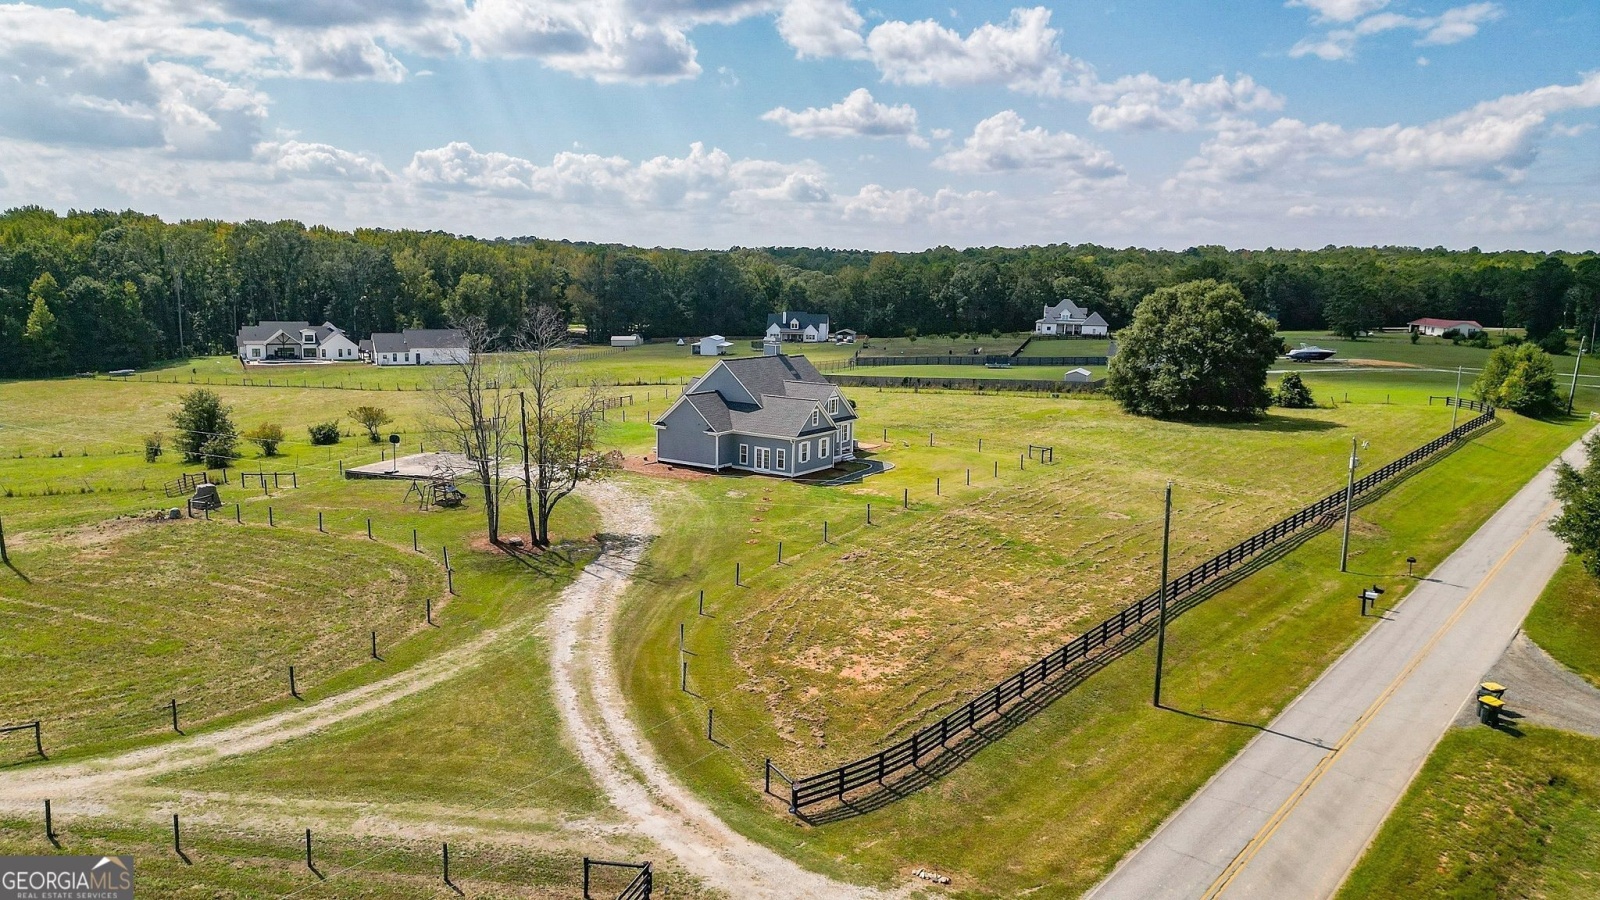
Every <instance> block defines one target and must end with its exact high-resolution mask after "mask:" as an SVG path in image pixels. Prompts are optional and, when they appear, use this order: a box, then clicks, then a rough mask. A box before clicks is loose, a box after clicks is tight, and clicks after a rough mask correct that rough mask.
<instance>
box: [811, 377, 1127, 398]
mask: <svg viewBox="0 0 1600 900" xmlns="http://www.w3.org/2000/svg"><path fill="white" fill-rule="evenodd" d="M827 378H828V380H829V381H831V382H833V383H834V384H837V385H839V386H840V387H899V388H917V389H919V390H921V389H927V390H941V391H1030V392H1033V393H1052V394H1067V393H1092V392H1094V391H1098V390H1100V389H1101V388H1103V387H1105V383H1106V381H1105V379H1104V378H1101V379H1099V380H1097V381H1059V380H1057V381H1052V380H1050V379H1047V378H935V377H931V376H926V375H907V376H904V377H902V376H899V375H835V374H829V375H828V376H827Z"/></svg>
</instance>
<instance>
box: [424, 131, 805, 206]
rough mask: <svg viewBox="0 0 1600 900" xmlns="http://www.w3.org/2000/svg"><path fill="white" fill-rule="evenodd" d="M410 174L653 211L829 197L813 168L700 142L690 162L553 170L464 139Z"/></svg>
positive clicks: (482, 189)
mask: <svg viewBox="0 0 1600 900" xmlns="http://www.w3.org/2000/svg"><path fill="white" fill-rule="evenodd" d="M405 174H406V177H407V178H408V179H409V180H410V181H412V182H413V183H415V184H417V185H420V186H423V187H432V188H438V189H442V190H452V191H467V192H471V193H477V194H486V195H498V196H505V197H530V198H543V199H548V200H554V201H557V202H561V203H568V204H582V203H592V204H608V205H620V206H625V207H637V208H647V209H667V208H680V207H685V206H715V205H718V204H737V203H739V202H742V201H746V200H752V199H766V200H774V199H790V200H794V201H796V202H816V201H817V200H818V199H819V198H825V197H827V196H829V194H828V191H827V187H826V184H825V181H824V178H823V176H822V174H821V173H820V171H819V170H817V169H816V167H815V166H813V165H810V164H799V165H791V164H786V163H778V162H772V161H768V160H752V159H743V160H735V159H733V158H732V157H731V156H729V155H728V154H727V153H726V152H724V151H722V150H719V149H715V148H713V149H710V150H707V149H706V148H705V146H704V145H703V144H700V143H695V144H692V145H690V148H689V153H688V155H687V156H682V157H670V156H657V157H654V158H652V159H647V160H644V161H642V162H639V163H637V164H635V163H633V162H630V161H629V160H627V159H624V158H623V157H620V156H600V155H597V154H593V153H574V152H563V153H558V154H556V155H555V157H554V158H553V159H552V160H551V162H550V164H549V165H539V164H538V163H535V162H532V161H530V160H527V159H522V158H520V157H516V156H510V155H508V154H505V153H498V152H493V151H491V152H488V153H480V152H478V151H477V150H475V149H473V147H472V146H471V145H470V144H467V143H465V142H460V141H457V142H454V143H451V144H449V145H447V146H444V147H439V148H437V149H433V150H422V151H419V152H417V153H416V154H415V155H414V156H413V157H412V159H411V163H410V165H408V166H407V167H406V170H405Z"/></svg>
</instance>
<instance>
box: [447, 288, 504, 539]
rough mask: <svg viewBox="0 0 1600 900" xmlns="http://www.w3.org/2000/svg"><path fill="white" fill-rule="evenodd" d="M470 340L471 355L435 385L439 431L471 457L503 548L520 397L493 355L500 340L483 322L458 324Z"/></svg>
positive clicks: (494, 534)
mask: <svg viewBox="0 0 1600 900" xmlns="http://www.w3.org/2000/svg"><path fill="white" fill-rule="evenodd" d="M456 327H457V328H459V329H460V330H461V333H462V336H463V337H464V338H465V340H466V350H465V352H464V353H462V354H461V355H460V356H459V357H458V358H457V359H455V360H454V361H452V362H451V363H450V364H449V365H448V368H447V369H446V372H445V374H444V376H443V377H442V378H440V379H438V380H437V381H436V382H435V383H434V389H433V395H432V405H433V410H434V413H435V416H436V423H435V427H434V429H433V430H434V432H435V434H436V436H437V437H438V439H439V440H440V441H441V442H442V443H443V444H444V446H448V447H450V448H452V449H454V450H455V451H456V452H458V453H460V454H461V455H463V456H465V457H466V458H467V460H468V461H469V462H470V463H471V465H472V473H473V477H474V479H475V480H476V481H477V482H478V488H479V490H481V491H482V492H483V514H484V518H485V520H486V522H487V524H488V526H489V542H490V543H492V544H499V543H500V510H501V491H502V490H503V489H504V486H505V485H504V482H503V481H502V480H501V478H500V460H501V457H502V456H503V455H504V454H505V453H506V451H507V450H508V449H509V446H508V445H509V443H510V442H509V441H508V439H507V436H508V429H509V427H510V414H511V411H512V406H513V404H514V403H515V397H514V396H513V395H512V394H511V393H510V391H508V390H507V389H506V387H505V377H504V375H505V373H504V372H503V371H502V369H503V368H504V367H503V365H502V364H501V363H500V362H499V361H498V360H497V359H496V358H495V357H494V356H493V355H492V353H491V351H492V350H493V349H494V345H495V341H496V338H497V337H498V335H497V334H496V332H494V331H493V330H491V329H490V328H489V326H488V324H487V323H486V322H485V321H484V320H483V319H481V318H478V317H471V318H467V319H465V320H462V321H461V322H458V323H457V324H456Z"/></svg>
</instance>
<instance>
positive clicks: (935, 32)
mask: <svg viewBox="0 0 1600 900" xmlns="http://www.w3.org/2000/svg"><path fill="white" fill-rule="evenodd" d="M1056 38H1057V32H1056V30H1055V29H1054V28H1052V27H1050V10H1048V9H1045V8H1044V7H1042V6H1040V7H1035V8H1033V9H1017V10H1012V12H1011V16H1010V18H1008V19H1007V20H1006V21H1005V22H1004V23H1002V24H998V25H997V24H994V23H987V24H984V25H980V26H979V27H977V28H975V29H973V30H972V32H971V33H970V34H968V35H967V36H966V37H962V36H961V35H960V33H958V32H956V31H954V30H952V29H949V28H946V27H944V26H943V25H940V24H939V23H937V22H935V21H933V20H932V19H924V20H922V21H919V22H898V21H889V22H884V23H882V24H880V25H878V26H877V27H876V28H874V29H872V31H871V33H870V34H868V35H867V49H868V52H869V54H870V56H871V59H872V62H873V64H874V65H876V66H877V67H878V70H879V71H880V72H882V73H883V78H884V80H885V81H889V82H892V83H895V84H935V85H940V86H944V87H950V86H955V85H979V84H993V85H1003V86H1005V87H1008V88H1010V89H1012V90H1014V91H1021V92H1023V93H1031V94H1043V95H1048V96H1063V95H1066V94H1067V93H1069V92H1070V91H1071V89H1072V87H1073V85H1075V84H1077V83H1079V82H1080V81H1081V80H1083V79H1084V78H1086V77H1088V76H1089V75H1090V73H1091V70H1090V68H1089V67H1088V66H1087V65H1085V64H1084V63H1082V62H1081V61H1079V60H1076V59H1073V58H1072V57H1070V56H1068V55H1067V54H1065V53H1062V52H1061V49H1060V47H1059V46H1057V41H1056Z"/></svg>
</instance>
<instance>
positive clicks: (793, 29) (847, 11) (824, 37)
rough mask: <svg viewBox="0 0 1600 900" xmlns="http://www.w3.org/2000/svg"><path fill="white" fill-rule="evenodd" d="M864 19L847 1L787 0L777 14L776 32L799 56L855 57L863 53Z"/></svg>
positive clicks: (849, 0) (864, 44) (864, 49)
mask: <svg viewBox="0 0 1600 900" xmlns="http://www.w3.org/2000/svg"><path fill="white" fill-rule="evenodd" d="M864 22H865V20H864V19H862V18H861V14H860V13H858V12H856V8H855V5H854V4H853V3H852V2H851V0H788V2H786V3H784V5H783V11H782V12H781V13H779V15H778V34H779V35H780V36H782V37H783V39H784V41H786V42H787V43H788V44H789V46H791V47H793V48H794V50H795V56H797V57H800V58H805V57H807V56H815V57H829V56H845V57H859V56H863V55H864V54H865V52H866V42H865V41H864V40H862V37H861V26H862V24H864Z"/></svg>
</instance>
